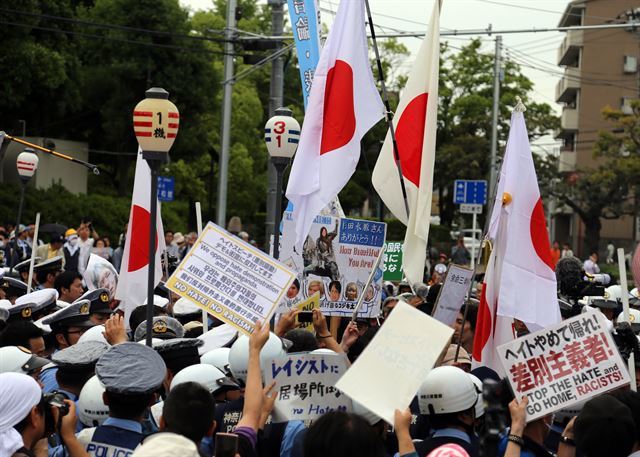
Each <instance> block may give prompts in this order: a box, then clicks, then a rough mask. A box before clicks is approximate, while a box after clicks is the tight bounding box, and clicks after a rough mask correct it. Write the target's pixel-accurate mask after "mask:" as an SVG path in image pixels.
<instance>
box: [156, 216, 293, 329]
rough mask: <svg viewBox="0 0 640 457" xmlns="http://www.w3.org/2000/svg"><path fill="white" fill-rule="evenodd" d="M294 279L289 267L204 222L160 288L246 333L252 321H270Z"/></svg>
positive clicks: (252, 324)
mask: <svg viewBox="0 0 640 457" xmlns="http://www.w3.org/2000/svg"><path fill="white" fill-rule="evenodd" d="M294 279H295V273H294V272H293V271H291V270H290V269H289V268H287V267H286V266H284V265H282V264H280V263H279V262H278V261H277V260H275V259H273V258H272V257H270V256H268V255H267V254H265V253H264V252H262V251H260V250H259V249H257V248H255V247H253V246H251V245H250V244H249V243H246V242H244V241H243V240H242V239H240V238H238V237H237V236H235V235H232V234H231V233H229V232H227V231H226V230H224V229H223V228H221V227H219V226H217V225H216V224H214V223H212V222H209V223H208V224H207V226H206V227H205V229H204V230H203V231H202V234H201V235H200V236H199V237H198V240H197V241H196V243H195V244H194V245H193V247H192V248H191V250H190V251H189V253H188V254H187V255H186V257H185V258H184V259H183V260H182V262H181V263H180V265H178V268H176V271H175V272H174V273H173V274H172V275H171V277H170V278H169V279H168V280H167V282H166V287H167V288H169V289H170V290H172V291H174V292H175V293H177V294H178V295H180V296H181V297H185V298H188V299H189V300H191V301H192V302H194V303H195V304H196V305H198V306H199V307H201V308H203V309H204V310H205V311H207V312H208V313H209V314H211V315H212V316H214V317H217V318H218V319H220V320H222V321H224V322H226V323H228V324H231V325H232V326H234V327H235V328H237V329H238V330H240V331H241V332H243V333H245V334H251V333H252V332H253V328H254V325H255V323H256V321H258V320H261V321H262V322H264V321H266V320H268V319H269V318H270V317H271V315H272V314H273V312H274V311H275V308H276V306H277V304H278V303H279V302H280V301H281V300H282V298H283V297H284V296H285V292H286V291H287V290H288V289H289V286H290V285H291V283H292V282H293V281H294Z"/></svg>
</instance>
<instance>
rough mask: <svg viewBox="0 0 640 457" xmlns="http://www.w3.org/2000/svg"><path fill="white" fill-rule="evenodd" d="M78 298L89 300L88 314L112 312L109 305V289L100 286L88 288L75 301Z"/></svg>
mask: <svg viewBox="0 0 640 457" xmlns="http://www.w3.org/2000/svg"><path fill="white" fill-rule="evenodd" d="M80 300H89V302H90V306H89V314H113V310H112V309H111V308H110V307H109V304H110V303H111V296H110V295H109V289H105V288H101V289H94V290H89V291H87V292H85V293H84V294H83V295H82V296H81V297H80V298H78V299H77V300H76V301H80Z"/></svg>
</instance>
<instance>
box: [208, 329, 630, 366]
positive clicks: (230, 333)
mask: <svg viewBox="0 0 640 457" xmlns="http://www.w3.org/2000/svg"><path fill="white" fill-rule="evenodd" d="M237 336H238V330H237V329H236V328H235V327H234V326H232V325H230V324H222V325H218V326H217V327H214V328H212V329H211V330H209V331H207V332H204V333H203V334H202V335H200V336H198V339H199V340H202V341H204V346H202V347H201V348H200V355H202V354H204V353H205V352H209V351H212V350H213V349H217V348H221V347H224V346H229V345H230V344H231V343H232V342H233V341H235V339H236V337H237ZM638 358H639V359H640V357H638Z"/></svg>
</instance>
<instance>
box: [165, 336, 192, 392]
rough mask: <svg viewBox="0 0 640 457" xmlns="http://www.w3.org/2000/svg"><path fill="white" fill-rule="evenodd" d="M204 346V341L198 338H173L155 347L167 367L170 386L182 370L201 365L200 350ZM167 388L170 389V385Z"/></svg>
mask: <svg viewBox="0 0 640 457" xmlns="http://www.w3.org/2000/svg"><path fill="white" fill-rule="evenodd" d="M203 344H204V341H202V340H201V339H198V338H172V339H169V340H162V341H161V342H160V343H158V344H155V345H154V346H153V348H154V349H155V350H156V351H157V352H158V354H160V357H162V360H164V363H165V364H166V365H167V381H168V383H169V384H170V383H171V380H172V379H173V377H174V376H175V375H177V374H178V373H179V372H180V371H182V369H184V368H186V367H189V366H191V365H196V364H199V363H200V354H199V353H198V348H199V347H201V346H202V345H203ZM165 387H168V385H167V386H165ZM167 390H168V389H167Z"/></svg>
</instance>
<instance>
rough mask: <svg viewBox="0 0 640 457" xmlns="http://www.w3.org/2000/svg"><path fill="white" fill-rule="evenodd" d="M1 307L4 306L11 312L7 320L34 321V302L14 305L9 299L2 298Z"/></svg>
mask: <svg viewBox="0 0 640 457" xmlns="http://www.w3.org/2000/svg"><path fill="white" fill-rule="evenodd" d="M0 308H4V309H6V310H7V311H8V313H9V318H8V319H7V322H15V321H20V320H24V321H32V320H33V318H32V317H31V315H32V314H33V308H34V304H33V303H30V302H26V303H22V304H20V305H12V304H11V302H10V301H9V300H0Z"/></svg>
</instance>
